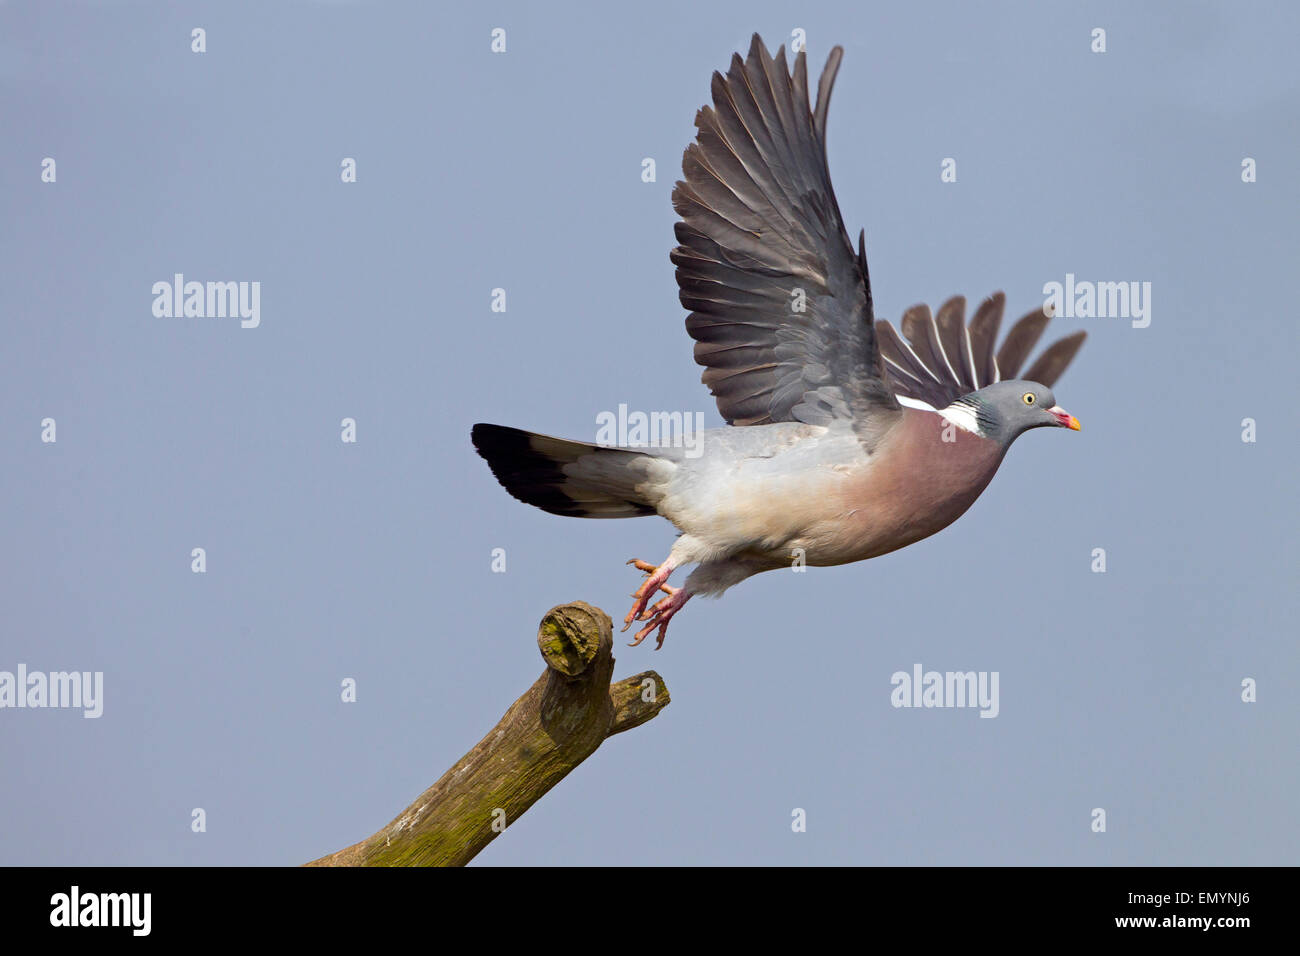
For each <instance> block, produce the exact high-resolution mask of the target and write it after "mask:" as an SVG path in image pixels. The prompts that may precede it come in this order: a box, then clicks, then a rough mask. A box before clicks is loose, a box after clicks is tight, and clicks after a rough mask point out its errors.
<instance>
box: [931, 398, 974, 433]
mask: <svg viewBox="0 0 1300 956" xmlns="http://www.w3.org/2000/svg"><path fill="white" fill-rule="evenodd" d="M939 415H940V416H942V417H943V418H944V419H945V420H946V421H950V422H952V423H953V424H954V425H956V426H957V427H958V428H960V429H961V430H962V431H967V432H970V433H971V434H972V435H978V436H979V437H980V438H984V437H985V435H984V432H983V431H981V430H980V426H979V419H977V418H976V416H975V406H973V405H967V404H966V403H965V402H953V403H952V404H951V405H949V406H948V407H947V408H941V409H939Z"/></svg>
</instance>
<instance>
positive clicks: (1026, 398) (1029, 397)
mask: <svg viewBox="0 0 1300 956" xmlns="http://www.w3.org/2000/svg"><path fill="white" fill-rule="evenodd" d="M1020 400H1021V401H1022V402H1024V403H1025V404H1026V405H1032V404H1034V393H1033V392H1025V394H1023V395H1021V396H1020Z"/></svg>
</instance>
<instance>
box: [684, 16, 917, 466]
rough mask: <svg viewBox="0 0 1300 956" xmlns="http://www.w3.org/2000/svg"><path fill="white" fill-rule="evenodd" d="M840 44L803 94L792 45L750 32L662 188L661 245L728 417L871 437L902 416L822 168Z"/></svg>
mask: <svg viewBox="0 0 1300 956" xmlns="http://www.w3.org/2000/svg"><path fill="white" fill-rule="evenodd" d="M843 55H844V51H843V50H842V49H841V48H840V47H836V48H835V49H834V50H832V51H831V55H830V58H829V59H828V60H827V62H826V68H825V70H824V71H823V72H822V76H821V81H820V83H819V84H818V88H817V107H816V111H815V112H814V111H813V110H811V109H810V108H809V101H808V68H807V62H806V58H805V55H804V53H803V52H802V51H801V52H800V53H799V54H798V56H797V57H795V61H794V72H793V75H792V74H791V73H790V72H789V71H788V70H787V67H786V60H785V49H784V48H781V49H779V50H778V51H777V54H776V56H775V57H772V56H771V55H769V54H768V52H767V49H766V48H765V47H764V46H763V41H762V40H761V39H759V37H758V34H755V35H754V39H753V42H752V43H751V45H750V48H749V56H748V57H747V58H746V59H745V60H743V61H742V60H741V59H740V56H739V55H733V56H732V59H731V68H730V69H729V70H728V71H727V75H726V76H723V75H722V74H720V73H716V72H715V73H714V74H713V106H712V108H710V107H708V106H706V107H704V108H703V109H701V110H700V111H699V113H698V114H697V115H696V117H695V125H696V126H697V127H698V128H699V132H698V134H697V136H696V141H695V142H694V143H692V144H691V145H690V146H688V147H687V148H686V154H685V156H683V158H682V173H683V175H684V176H685V181H681V182H678V183H677V185H676V187H675V188H674V189H673V208H674V209H675V210H677V212H678V214H679V215H680V216H681V217H682V221H681V222H679V223H677V226H676V234H677V241H678V242H679V243H681V245H679V246H678V247H677V248H676V249H674V250H673V252H672V261H673V262H674V264H676V266H677V284H678V286H679V287H680V297H681V302H682V305H684V306H685V307H686V308H688V309H690V310H691V314H690V316H689V317H687V319H686V330H687V332H689V333H690V335H691V338H693V339H695V343H696V344H695V360H696V361H697V362H699V363H700V364H701V365H703V366H704V368H705V371H704V376H703V380H704V384H706V385H708V386H709V390H710V391H711V392H712V393H713V395H714V397H715V398H716V399H717V402H718V410H719V411H720V412H721V413H722V417H723V418H725V419H726V420H727V421H728V422H729V423H731V424H733V425H761V424H766V423H768V422H784V421H800V422H807V423H809V424H818V425H824V424H828V423H829V422H831V421H832V420H834V419H851V420H852V421H853V424H854V427H855V428H856V430H857V433H858V435H859V436H860V437H861V438H862V439H863V440H864V441H865V442H866V443H867V444H868V446H870V445H871V444H872V443H873V440H874V438H875V437H877V436H879V435H880V434H882V433H883V432H884V431H885V430H886V429H888V428H889V426H890V425H892V424H893V423H894V422H895V421H896V420H897V419H898V417H899V415H900V414H901V408H900V406H899V404H898V402H897V400H896V399H895V398H894V394H893V391H892V389H891V388H890V386H889V385H888V383H887V381H886V379H885V377H884V368H883V366H882V364H881V362H880V355H879V351H878V349H877V347H876V337H875V332H874V330H873V328H872V318H873V315H872V309H871V283H870V280H869V278H868V276H867V261H866V256H865V254H864V251H863V248H862V239H861V237H859V242H858V252H857V254H856V255H855V254H854V252H853V247H852V244H851V243H850V241H849V236H848V233H847V232H846V231H845V228H844V221H843V219H842V218H841V216H840V210H839V206H838V205H837V204H836V202H835V194H834V192H833V191H832V189H831V182H830V175H829V173H828V170H827V164H826V110H827V108H828V107H829V105H830V98H831V87H832V86H833V85H834V83H835V74H836V71H837V70H838V69H839V65H840V59H841V58H842V57H843Z"/></svg>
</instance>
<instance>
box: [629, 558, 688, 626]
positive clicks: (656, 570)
mask: <svg viewBox="0 0 1300 956" xmlns="http://www.w3.org/2000/svg"><path fill="white" fill-rule="evenodd" d="M628 564H634V565H636V568H637V570H638V571H645V572H646V573H647V574H648V575H649V577H647V578H646V579H645V580H644V581H642V582H641V586H640V587H639V588H637V590H636V593H635V594H633V595H632V597H634V598H636V603H635V604H633V605H632V610H630V611H628V612H627V617H625V618H623V630H625V631H626V630H627V629H628V628H629V627H631V626H632V622H633V621H635V620H637V619H638V618H640V617H641V613H642V612H643V611H644V610H645V606H646V604H647V603H649V601H650V598H652V597H653V596H654V594H655V592H656V591H658V590H660V589H661V588H662V589H663V590H664V591H665V592H666V593H667V594H670V595H671V594H672V593H673V591H675V590H676V589H675V588H669V587H668V583H667V582H668V576H669V575H670V574H672V573H673V569H674V568H675V567H676V565H675V564H673V563H672V561H671V559H669V560H665V561H664V563H663V564H661V565H659V566H658V567H655V566H654V565H653V564H650V563H649V562H646V561H639V560H637V559H636V558H633V559H632V560H630V561H628Z"/></svg>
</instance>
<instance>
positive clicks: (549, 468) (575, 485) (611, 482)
mask: <svg viewBox="0 0 1300 956" xmlns="http://www.w3.org/2000/svg"><path fill="white" fill-rule="evenodd" d="M470 438H471V439H472V440H473V442H474V447H475V448H476V449H477V450H478V453H479V454H480V455H482V456H483V458H484V460H485V461H487V463H488V467H490V468H491V469H492V474H494V475H496V478H497V481H499V482H501V485H502V487H503V488H505V490H506V491H508V492H510V494H512V495H514V496H515V497H516V498H518V499H519V500H520V501H522V502H524V503H525V504H530V505H533V506H534V507H536V508H541V509H542V510H543V511H549V512H550V513H551V514H554V515H566V516H568V517H574V518H637V517H641V516H642V515H652V514H657V511H656V509H655V505H656V504H657V502H658V501H659V499H660V498H661V497H662V489H663V487H664V486H665V485H666V484H667V480H668V478H669V477H671V474H672V472H673V471H674V470H675V469H676V465H674V464H673V462H672V461H671V460H669V459H667V458H663V457H660V456H658V455H651V454H647V453H645V452H639V451H633V450H630V449H624V448H607V447H604V446H601V445H591V444H588V443H586V442H580V441H569V440H568V439H565V438H552V437H551V436H549V435H538V434H536V433H534V432H526V431H523V430H521V429H518V428H507V427H506V426H504V425H485V424H478V425H475V426H474V427H473V429H472V430H471V431H470Z"/></svg>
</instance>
